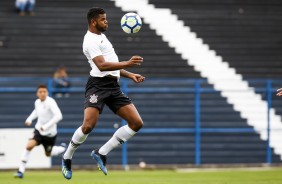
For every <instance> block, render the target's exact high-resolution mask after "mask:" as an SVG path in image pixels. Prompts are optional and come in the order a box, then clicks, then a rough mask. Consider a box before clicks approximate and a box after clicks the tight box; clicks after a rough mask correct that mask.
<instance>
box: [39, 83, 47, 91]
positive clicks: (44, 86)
mask: <svg viewBox="0 0 282 184" xmlns="http://www.w3.org/2000/svg"><path fill="white" fill-rule="evenodd" d="M40 88H45V89H47V90H48V88H47V86H46V85H45V84H39V85H38V86H37V89H36V91H38V90H39V89H40Z"/></svg>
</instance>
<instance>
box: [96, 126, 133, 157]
mask: <svg viewBox="0 0 282 184" xmlns="http://www.w3.org/2000/svg"><path fill="white" fill-rule="evenodd" d="M135 134H136V132H135V131H133V130H132V129H131V128H129V126H128V125H124V126H122V127H120V128H119V129H118V130H117V131H116V132H115V133H114V135H113V137H112V138H111V139H110V140H109V141H108V142H106V144H104V145H103V146H102V147H101V148H100V149H99V153H100V154H101V155H107V154H108V153H109V152H110V151H112V149H114V148H116V147H118V146H119V145H121V144H123V143H124V142H126V141H128V140H129V139H130V138H131V137H132V136H134V135H135Z"/></svg>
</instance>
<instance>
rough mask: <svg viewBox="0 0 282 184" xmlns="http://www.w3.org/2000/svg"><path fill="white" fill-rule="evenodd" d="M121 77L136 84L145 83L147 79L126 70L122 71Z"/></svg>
mask: <svg viewBox="0 0 282 184" xmlns="http://www.w3.org/2000/svg"><path fill="white" fill-rule="evenodd" d="M120 75H121V76H123V77H126V78H129V79H132V80H133V81H134V82H135V83H140V82H143V81H144V80H145V77H144V76H142V75H140V74H136V73H131V72H129V71H126V70H124V69H122V70H120Z"/></svg>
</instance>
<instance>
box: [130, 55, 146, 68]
mask: <svg viewBox="0 0 282 184" xmlns="http://www.w3.org/2000/svg"><path fill="white" fill-rule="evenodd" d="M142 62H143V58H142V57H141V56H132V58H130V60H128V66H136V65H141V63H142Z"/></svg>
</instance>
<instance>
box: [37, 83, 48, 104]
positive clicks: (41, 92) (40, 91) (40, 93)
mask: <svg viewBox="0 0 282 184" xmlns="http://www.w3.org/2000/svg"><path fill="white" fill-rule="evenodd" d="M36 95H37V97H38V98H39V99H40V100H41V101H44V100H45V99H46V97H47V96H48V88H47V86H46V85H43V84H40V85H38V86H37V90H36Z"/></svg>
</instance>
